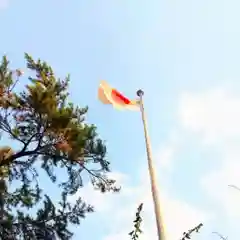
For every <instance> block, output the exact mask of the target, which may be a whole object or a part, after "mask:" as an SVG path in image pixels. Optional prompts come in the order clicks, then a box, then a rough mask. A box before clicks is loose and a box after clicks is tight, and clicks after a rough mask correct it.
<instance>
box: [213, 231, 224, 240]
mask: <svg viewBox="0 0 240 240" xmlns="http://www.w3.org/2000/svg"><path fill="white" fill-rule="evenodd" d="M212 233H213V234H215V235H217V236H218V237H219V238H220V239H222V240H227V239H228V238H227V237H223V235H221V234H220V233H218V232H212Z"/></svg>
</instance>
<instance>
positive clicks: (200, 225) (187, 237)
mask: <svg viewBox="0 0 240 240" xmlns="http://www.w3.org/2000/svg"><path fill="white" fill-rule="evenodd" d="M202 226H203V224H202V223H200V224H199V225H197V226H196V227H195V228H192V229H190V230H188V232H187V233H186V232H184V233H183V237H182V238H181V240H186V239H191V237H192V233H194V232H196V233H198V232H199V230H200V228H201V227H202Z"/></svg>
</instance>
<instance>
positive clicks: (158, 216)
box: [137, 90, 165, 240]
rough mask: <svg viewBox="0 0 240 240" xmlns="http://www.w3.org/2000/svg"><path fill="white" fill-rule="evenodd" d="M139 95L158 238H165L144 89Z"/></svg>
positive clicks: (161, 239)
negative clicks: (145, 108) (144, 102)
mask: <svg viewBox="0 0 240 240" xmlns="http://www.w3.org/2000/svg"><path fill="white" fill-rule="evenodd" d="M137 95H138V97H139V100H140V109H141V114H142V121H143V127H144V135H145V143H146V150H147V159H148V170H149V175H150V182H151V190H152V197H153V204H154V210H155V217H156V224H157V231H158V240H165V234H164V226H163V220H162V217H161V212H160V202H159V197H158V190H157V183H156V180H157V179H156V174H155V171H154V167H153V161H152V150H151V144H150V138H149V134H148V129H147V123H146V116H145V111H144V104H143V95H144V92H143V91H142V90H138V91H137Z"/></svg>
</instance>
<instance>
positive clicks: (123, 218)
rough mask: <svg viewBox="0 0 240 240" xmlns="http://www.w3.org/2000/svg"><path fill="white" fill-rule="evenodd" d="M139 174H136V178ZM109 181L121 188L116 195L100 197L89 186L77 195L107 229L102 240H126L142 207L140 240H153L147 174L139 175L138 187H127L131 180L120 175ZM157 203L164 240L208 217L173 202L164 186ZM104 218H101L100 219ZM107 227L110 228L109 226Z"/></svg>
mask: <svg viewBox="0 0 240 240" xmlns="http://www.w3.org/2000/svg"><path fill="white" fill-rule="evenodd" d="M139 174H141V173H139V172H136V175H139ZM111 175H112V177H113V178H114V177H115V179H118V182H119V183H120V184H121V185H122V191H121V193H120V194H101V193H99V192H96V191H94V190H93V189H92V187H91V186H90V185H89V186H87V187H85V188H83V189H81V190H80V191H79V192H78V194H81V195H82V196H83V198H84V199H85V200H86V201H87V202H88V203H91V204H93V205H94V206H95V207H96V211H97V213H98V214H100V215H101V221H104V222H102V224H104V225H105V226H108V228H109V229H108V230H109V231H108V235H106V236H105V238H103V240H129V236H128V233H129V232H130V231H131V230H132V227H133V224H132V221H133V220H134V218H135V213H136V209H137V207H138V205H139V204H140V203H143V204H144V206H143V214H142V217H143V225H142V230H143V232H144V233H143V234H142V235H141V236H140V238H139V239H140V240H147V239H151V240H155V239H157V235H156V228H155V226H156V224H155V216H154V211H153V204H152V195H151V192H150V186H149V180H148V179H149V177H148V174H147V172H145V174H141V177H140V182H139V184H138V185H135V186H134V185H133V184H132V183H131V178H129V176H126V175H124V174H121V173H112V174H111ZM161 187H162V188H163V189H162V191H161V195H160V199H161V204H162V208H163V212H162V215H163V219H164V223H165V224H164V225H165V226H166V237H167V239H168V240H176V239H179V237H181V236H182V233H183V232H184V231H186V230H188V229H190V228H192V227H194V226H196V225H197V224H199V223H200V222H206V221H207V220H208V219H209V218H210V216H209V215H208V214H207V213H206V212H204V211H203V210H200V209H197V208H195V207H193V206H191V205H189V204H188V203H186V202H184V201H180V200H176V199H174V197H173V196H171V195H170V194H169V193H167V192H166V190H165V189H164V186H161ZM102 216H104V217H102ZM109 223H111V224H109Z"/></svg>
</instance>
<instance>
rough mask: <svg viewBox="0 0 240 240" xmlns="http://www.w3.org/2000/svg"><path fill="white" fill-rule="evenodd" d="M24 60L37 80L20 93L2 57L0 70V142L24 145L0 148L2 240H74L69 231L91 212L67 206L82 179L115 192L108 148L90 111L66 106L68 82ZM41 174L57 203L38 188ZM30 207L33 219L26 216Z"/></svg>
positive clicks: (82, 205)
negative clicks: (53, 186)
mask: <svg viewBox="0 0 240 240" xmlns="http://www.w3.org/2000/svg"><path fill="white" fill-rule="evenodd" d="M25 59H26V61H27V68H28V69H29V71H31V72H33V75H34V77H29V81H30V83H29V84H27V85H26V87H25V89H24V90H22V91H17V90H16V85H17V83H18V82H19V81H20V80H21V79H22V77H23V76H22V72H21V71H20V70H11V69H10V67H9V61H8V60H7V58H6V56H4V57H3V59H2V62H1V64H0V134H1V136H2V139H1V140H2V141H1V142H3V141H4V138H6V137H9V138H11V140H12V141H13V142H14V141H16V142H18V143H19V144H18V145H19V146H21V147H20V148H19V149H13V147H12V146H4V144H3V146H1V148H0V238H1V239H4V240H7V239H9V240H10V239H29V240H30V239H31V240H32V239H56V236H57V237H58V239H63V240H65V239H66V240H67V239H71V237H72V236H73V233H72V232H71V231H70V230H69V226H71V225H72V224H73V225H79V224H80V220H81V218H84V217H85V214H86V213H90V212H93V210H94V209H93V207H92V206H89V205H87V203H85V202H83V201H82V199H81V198H79V199H77V201H76V203H75V204H71V203H70V202H69V201H68V196H70V195H72V194H75V193H76V192H77V190H78V189H79V188H80V187H82V186H83V179H82V174H83V173H84V172H85V173H87V174H88V176H89V177H90V179H91V182H92V184H93V186H94V188H96V189H99V190H101V191H102V192H105V191H110V190H112V191H118V190H119V188H117V187H115V186H114V185H115V181H114V180H111V179H108V178H107V177H106V173H107V172H108V171H109V162H108V161H107V160H106V146H105V144H104V142H103V141H102V140H101V139H100V138H99V137H98V135H97V133H96V127H95V126H94V125H89V124H86V123H85V116H86V113H87V110H88V109H87V107H85V108H80V107H78V106H74V104H73V103H71V102H69V101H68V85H69V79H70V78H69V76H68V77H66V78H65V79H64V80H61V79H58V78H56V76H55V74H54V72H53V70H52V68H51V67H50V66H49V65H48V64H47V63H46V62H43V61H41V60H37V61H34V60H33V58H32V57H31V56H29V55H28V54H25ZM20 144H21V145H20ZM90 166H91V169H90ZM60 168H61V169H64V170H66V176H65V177H67V179H68V180H67V181H65V182H61V180H62V179H64V178H63V176H60V177H58V176H57V174H56V170H57V169H60ZM40 169H43V170H44V171H45V172H46V173H47V175H48V177H49V178H50V179H51V181H52V182H53V183H54V184H56V186H57V187H58V189H59V191H61V200H60V201H58V202H56V201H55V202H54V201H53V200H52V199H51V197H50V196H48V195H47V194H46V192H45V191H44V189H42V188H41V182H40V179H39V175H38V172H39V170H40ZM93 169H94V170H93ZM17 182H20V183H21V184H16V183H17ZM9 185H11V188H10V187H9ZM14 186H17V187H15V188H14ZM33 208H37V210H36V212H35V213H34V214H29V213H27V212H28V211H29V209H33Z"/></svg>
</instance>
